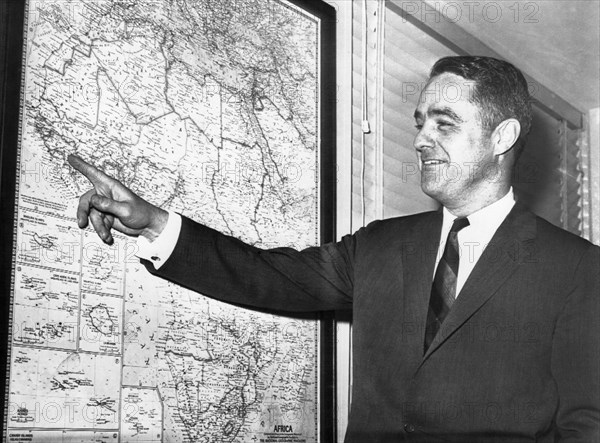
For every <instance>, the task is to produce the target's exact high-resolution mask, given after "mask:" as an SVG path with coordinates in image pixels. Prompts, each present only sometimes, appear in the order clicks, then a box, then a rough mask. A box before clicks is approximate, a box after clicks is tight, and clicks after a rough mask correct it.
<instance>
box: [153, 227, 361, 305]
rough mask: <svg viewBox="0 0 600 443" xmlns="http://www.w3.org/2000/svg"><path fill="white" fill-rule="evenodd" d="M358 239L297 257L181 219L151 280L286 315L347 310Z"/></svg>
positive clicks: (348, 238)
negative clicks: (174, 241) (178, 230)
mask: <svg viewBox="0 0 600 443" xmlns="http://www.w3.org/2000/svg"><path fill="white" fill-rule="evenodd" d="M353 251H354V237H353V236H346V237H344V239H342V241H340V242H339V243H330V244H326V245H324V246H321V247H312V248H307V249H304V250H302V251H297V250H295V249H292V248H275V249H268V250H265V249H260V248H256V247H253V246H250V245H247V244H245V243H243V242H242V241H240V240H237V239H236V238H234V237H230V236H227V235H224V234H221V233H219V232H217V231H215V230H213V229H211V228H208V227H207V226H204V225H201V224H198V223H195V222H193V221H192V220H190V219H188V218H185V217H182V226H181V234H180V236H179V239H178V241H177V244H176V246H175V249H174V251H173V253H172V254H171V256H170V257H169V259H168V260H167V261H166V263H164V265H163V266H162V267H161V268H160V269H159V270H158V271H157V270H155V269H154V266H153V265H152V264H151V263H149V262H148V261H145V260H142V263H144V265H145V266H146V268H147V269H148V271H150V272H151V273H152V274H155V275H158V276H160V277H163V278H166V279H168V280H170V281H173V282H174V283H177V284H179V285H182V286H185V287H187V288H190V289H192V290H194V291H196V292H200V293H202V294H204V295H208V296H210V297H213V298H216V299H219V300H223V301H228V302H232V303H236V304H242V305H247V306H254V307H260V308H267V309H276V310H283V311H317V310H333V309H349V308H350V307H351V304H352V288H353V278H352V261H353V260H352V257H353Z"/></svg>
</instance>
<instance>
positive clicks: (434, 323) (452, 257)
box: [424, 218, 469, 352]
mask: <svg viewBox="0 0 600 443" xmlns="http://www.w3.org/2000/svg"><path fill="white" fill-rule="evenodd" d="M466 226H469V220H468V219H467V218H457V219H456V220H454V223H452V228H450V232H449V233H448V238H447V240H446V246H445V247H444V254H443V255H442V258H441V259H440V262H439V263H438V266H437V269H436V271H435V277H434V279H433V285H432V287H431V297H430V299H429V311H428V312H427V325H426V327H425V349H424V352H427V349H428V348H429V346H430V345H431V342H432V341H433V339H434V337H435V335H436V334H437V332H438V330H439V329H440V326H441V325H442V323H443V322H444V319H445V318H446V316H447V315H448V312H449V311H450V308H451V307H452V303H454V299H455V298H456V276H457V275H458V260H459V256H458V238H457V237H458V231H460V230H461V229H462V228H464V227H466Z"/></svg>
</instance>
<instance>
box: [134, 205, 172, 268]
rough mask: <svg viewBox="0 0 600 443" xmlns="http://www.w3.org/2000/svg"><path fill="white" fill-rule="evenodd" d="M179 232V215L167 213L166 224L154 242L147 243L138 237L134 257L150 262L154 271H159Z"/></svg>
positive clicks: (169, 253) (145, 239)
mask: <svg viewBox="0 0 600 443" xmlns="http://www.w3.org/2000/svg"><path fill="white" fill-rule="evenodd" d="M180 232H181V215H179V214H177V213H176V212H173V211H169V218H168V219H167V224H166V225H165V228H164V229H163V230H162V232H161V233H160V235H159V236H158V237H156V238H155V239H154V241H149V240H148V239H147V238H145V237H142V236H141V235H140V236H138V238H137V253H136V254H135V255H136V256H137V257H138V258H143V259H145V260H148V261H150V262H151V263H152V264H153V265H154V269H159V268H160V267H161V266H162V265H163V264H164V263H165V262H166V261H167V259H168V258H169V257H170V256H171V254H172V253H173V250H174V249H175V245H176V244H177V239H178V238H179V233H180Z"/></svg>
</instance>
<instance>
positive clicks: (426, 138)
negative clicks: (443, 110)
mask: <svg viewBox="0 0 600 443" xmlns="http://www.w3.org/2000/svg"><path fill="white" fill-rule="evenodd" d="M413 146H414V147H415V149H416V150H417V151H418V152H421V151H423V149H427V148H431V147H432V146H433V139H432V137H431V134H430V131H429V130H428V129H427V127H426V126H425V125H423V126H422V127H421V129H419V131H418V132H417V135H415V139H414V140H413Z"/></svg>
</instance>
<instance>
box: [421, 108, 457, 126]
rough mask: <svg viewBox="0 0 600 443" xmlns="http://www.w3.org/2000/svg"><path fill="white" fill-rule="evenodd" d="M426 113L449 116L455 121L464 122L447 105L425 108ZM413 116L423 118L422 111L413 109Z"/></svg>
mask: <svg viewBox="0 0 600 443" xmlns="http://www.w3.org/2000/svg"><path fill="white" fill-rule="evenodd" d="M427 115H430V116H444V117H449V118H451V119H452V120H454V121H456V122H457V123H463V122H464V120H463V119H462V118H461V117H460V116H459V115H458V114H457V113H456V112H454V111H453V110H452V109H451V108H449V107H447V106H442V107H439V108H432V109H428V110H427ZM413 117H414V118H415V120H422V119H423V113H422V112H421V111H419V110H418V109H417V110H415V113H414V114H413Z"/></svg>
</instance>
